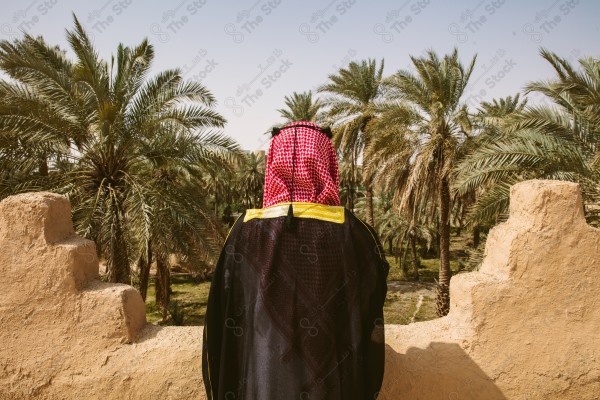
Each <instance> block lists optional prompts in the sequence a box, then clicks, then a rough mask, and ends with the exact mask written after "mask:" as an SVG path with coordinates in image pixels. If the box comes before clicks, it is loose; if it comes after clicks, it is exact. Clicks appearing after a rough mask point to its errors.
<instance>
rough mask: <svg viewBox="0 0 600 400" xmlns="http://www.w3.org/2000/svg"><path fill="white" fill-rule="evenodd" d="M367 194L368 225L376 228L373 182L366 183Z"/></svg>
mask: <svg viewBox="0 0 600 400" xmlns="http://www.w3.org/2000/svg"><path fill="white" fill-rule="evenodd" d="M365 194H366V201H367V204H366V205H367V224H369V225H371V226H372V227H375V220H374V218H373V187H372V186H371V182H365Z"/></svg>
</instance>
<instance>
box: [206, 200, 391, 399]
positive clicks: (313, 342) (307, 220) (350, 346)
mask: <svg viewBox="0 0 600 400" xmlns="http://www.w3.org/2000/svg"><path fill="white" fill-rule="evenodd" d="M289 204H290V203H281V204H277V205H274V206H271V207H267V208H262V209H251V210H247V211H246V212H244V213H243V214H242V215H241V216H240V217H239V218H238V219H237V220H236V222H235V223H234V225H233V226H232V228H231V229H230V232H229V234H228V237H227V239H226V242H225V245H224V247H223V250H222V252H221V255H220V258H219V261H218V263H217V266H216V269H215V272H214V275H213V277H212V282H211V287H210V293H209V297H208V305H207V310H206V318H205V322H204V333H203V346H202V375H203V377H204V385H205V388H206V392H207V395H208V399H209V400H216V399H219V400H233V399H236V400H239V399H246V400H251V399H252V400H279V399H282V400H283V399H290V400H291V399H299V400H309V399H310V400H315V399H323V400H324V399H328V400H334V399H343V400H353V399H357V400H365V399H376V398H377V395H378V392H379V390H380V388H381V384H382V380H383V371H384V361H385V341H384V320H383V303H384V300H385V296H386V293H387V281H386V280H387V275H388V272H389V265H388V263H387V261H386V259H385V256H384V252H383V248H382V246H381V243H380V241H379V239H378V237H377V234H376V233H375V232H374V230H373V228H372V227H370V226H369V225H368V224H366V223H364V222H362V221H361V220H360V219H359V218H357V217H356V216H355V215H354V214H353V213H352V212H350V211H349V210H347V209H345V208H344V207H341V206H329V205H323V204H316V203H307V202H294V203H292V204H293V213H294V217H297V218H293V226H292V229H291V230H290V229H285V226H284V224H285V222H286V214H287V212H288V210H289Z"/></svg>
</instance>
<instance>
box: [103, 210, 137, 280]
mask: <svg viewBox="0 0 600 400" xmlns="http://www.w3.org/2000/svg"><path fill="white" fill-rule="evenodd" d="M114 203H115V202H114V201H113V204H112V211H113V213H114V215H113V224H112V228H111V230H112V232H111V237H110V252H111V255H110V257H109V259H108V260H107V264H108V281H109V282H112V283H125V284H127V285H131V268H130V266H129V256H128V254H127V244H126V241H125V235H124V233H123V226H122V222H121V221H122V219H121V215H120V213H121V211H120V207H118V206H116V204H114Z"/></svg>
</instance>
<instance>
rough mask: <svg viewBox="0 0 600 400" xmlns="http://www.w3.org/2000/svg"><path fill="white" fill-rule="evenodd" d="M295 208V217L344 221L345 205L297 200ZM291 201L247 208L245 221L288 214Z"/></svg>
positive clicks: (294, 204) (338, 222) (339, 222)
mask: <svg viewBox="0 0 600 400" xmlns="http://www.w3.org/2000/svg"><path fill="white" fill-rule="evenodd" d="M291 204H292V205H293V209H294V217H299V218H315V219H320V220H323V221H329V222H335V223H337V224H343V223H344V207H343V206H329V205H326V204H319V203H308V202H301V201H295V202H293V203H291ZM289 205H290V202H285V203H279V204H275V205H272V206H270V207H266V208H251V209H248V210H246V215H245V216H244V222H246V221H249V220H251V219H253V218H276V217H283V216H286V215H287V212H288V207H289Z"/></svg>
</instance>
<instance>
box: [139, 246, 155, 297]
mask: <svg viewBox="0 0 600 400" xmlns="http://www.w3.org/2000/svg"><path fill="white" fill-rule="evenodd" d="M138 265H139V269H140V294H141V295H142V299H144V301H146V296H147V295H148V281H149V278H150V266H151V265H152V242H150V241H148V252H147V255H146V258H145V259H144V257H143V256H141V257H140V259H139V261H138Z"/></svg>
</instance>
